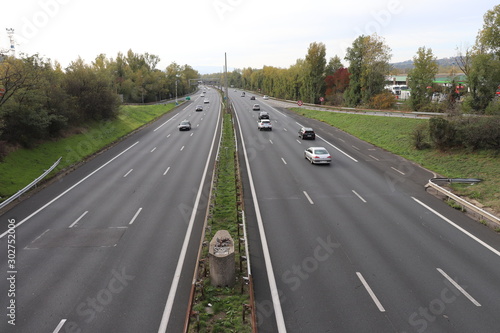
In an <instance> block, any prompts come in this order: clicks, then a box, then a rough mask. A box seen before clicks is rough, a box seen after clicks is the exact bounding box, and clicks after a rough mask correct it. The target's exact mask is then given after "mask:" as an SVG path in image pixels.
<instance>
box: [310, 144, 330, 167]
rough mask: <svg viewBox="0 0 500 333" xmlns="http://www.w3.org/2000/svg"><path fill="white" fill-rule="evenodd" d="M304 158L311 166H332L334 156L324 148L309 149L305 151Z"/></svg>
mask: <svg viewBox="0 0 500 333" xmlns="http://www.w3.org/2000/svg"><path fill="white" fill-rule="evenodd" d="M304 158H305V159H306V160H309V162H311V164H330V163H331V161H332V155H330V153H329V152H328V150H326V148H324V147H309V148H307V149H306V150H305V151H304Z"/></svg>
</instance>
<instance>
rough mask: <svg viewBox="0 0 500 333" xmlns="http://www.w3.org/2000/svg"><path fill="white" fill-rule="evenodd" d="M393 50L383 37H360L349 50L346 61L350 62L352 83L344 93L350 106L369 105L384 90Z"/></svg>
mask: <svg viewBox="0 0 500 333" xmlns="http://www.w3.org/2000/svg"><path fill="white" fill-rule="evenodd" d="M390 52H391V49H390V48H389V47H388V46H387V45H386V44H385V42H384V40H383V38H382V37H379V36H377V34H373V35H371V36H364V35H362V36H359V37H358V38H356V40H354V42H353V44H352V47H348V48H347V53H346V57H345V59H346V60H347V61H349V73H350V74H351V75H350V82H349V87H348V88H347V90H346V91H345V92H344V98H345V102H346V103H347V105H349V106H356V105H358V104H360V103H363V104H368V103H369V101H370V99H371V98H372V97H373V96H375V95H377V94H379V93H381V92H382V91H383V89H384V82H385V75H387V74H388V73H389V71H390V69H391V66H390V65H389V60H390V59H391V54H390Z"/></svg>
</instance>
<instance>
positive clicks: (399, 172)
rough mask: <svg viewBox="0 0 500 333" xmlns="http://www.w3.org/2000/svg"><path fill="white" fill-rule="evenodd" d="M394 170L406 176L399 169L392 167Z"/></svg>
mask: <svg viewBox="0 0 500 333" xmlns="http://www.w3.org/2000/svg"><path fill="white" fill-rule="evenodd" d="M391 169H392V170H394V171H396V172H399V173H400V174H402V175H403V176H404V175H405V173H404V172H403V171H399V170H398V169H396V168H394V167H391Z"/></svg>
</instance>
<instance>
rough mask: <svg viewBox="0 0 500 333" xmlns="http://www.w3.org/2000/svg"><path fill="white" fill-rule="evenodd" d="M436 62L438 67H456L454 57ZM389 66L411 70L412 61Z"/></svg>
mask: <svg viewBox="0 0 500 333" xmlns="http://www.w3.org/2000/svg"><path fill="white" fill-rule="evenodd" d="M436 62H437V63H438V65H439V67H449V66H453V65H456V60H455V57H450V58H441V59H437V60H436ZM391 65H392V66H393V67H394V68H397V69H403V70H404V69H411V68H413V60H406V61H401V62H395V63H392V64H391Z"/></svg>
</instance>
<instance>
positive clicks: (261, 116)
mask: <svg viewBox="0 0 500 333" xmlns="http://www.w3.org/2000/svg"><path fill="white" fill-rule="evenodd" d="M260 119H269V113H267V112H266V111H261V112H260V113H259V120H260Z"/></svg>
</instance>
